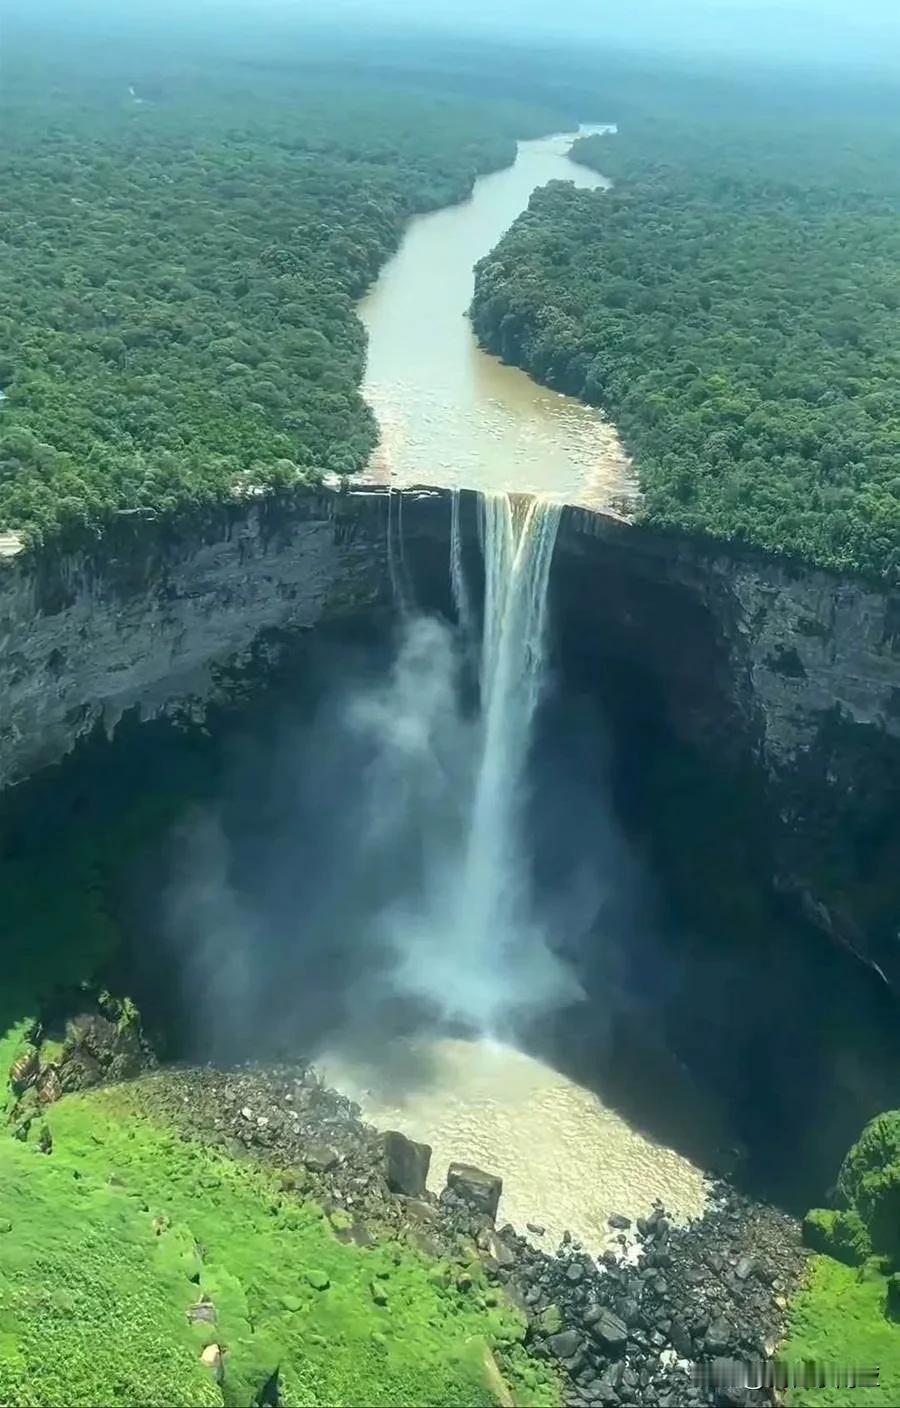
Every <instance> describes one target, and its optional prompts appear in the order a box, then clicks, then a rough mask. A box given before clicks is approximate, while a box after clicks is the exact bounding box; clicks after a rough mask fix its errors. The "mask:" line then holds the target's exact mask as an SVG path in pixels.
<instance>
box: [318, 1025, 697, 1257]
mask: <svg viewBox="0 0 900 1408" xmlns="http://www.w3.org/2000/svg"><path fill="white" fill-rule="evenodd" d="M318 1064H319V1065H320V1067H321V1069H322V1071H323V1074H324V1076H325V1079H326V1080H327V1081H328V1082H329V1083H330V1084H332V1085H335V1086H337V1088H338V1089H339V1090H341V1091H343V1092H344V1093H346V1094H348V1095H350V1096H351V1097H352V1098H353V1099H354V1100H356V1101H358V1103H359V1105H360V1106H361V1108H362V1112H363V1116H364V1117H365V1118H366V1119H368V1120H371V1122H372V1123H373V1124H375V1125H377V1126H378V1127H379V1128H381V1129H399V1130H401V1131H402V1132H403V1133H404V1134H407V1135H408V1136H409V1137H410V1138H411V1139H417V1140H419V1141H421V1142H423V1143H427V1144H430V1145H431V1147H432V1151H433V1152H432V1160H431V1175H430V1178H429V1186H430V1187H431V1188H432V1189H433V1190H434V1192H436V1193H439V1192H440V1190H441V1188H442V1187H443V1185H444V1182H445V1179H446V1175H447V1167H448V1165H449V1164H450V1163H451V1161H453V1160H455V1159H461V1160H463V1161H465V1162H469V1163H474V1164H477V1165H478V1166H479V1167H481V1168H485V1169H489V1170H490V1171H491V1172H493V1173H499V1174H500V1175H501V1176H502V1178H503V1195H502V1198H501V1202H500V1211H499V1218H498V1220H499V1221H500V1222H511V1223H512V1224H513V1225H514V1226H515V1228H516V1229H517V1231H519V1232H521V1233H523V1234H524V1235H526V1236H528V1237H529V1239H530V1240H531V1241H533V1242H534V1243H535V1245H537V1246H541V1247H544V1248H545V1249H546V1250H555V1249H556V1247H557V1246H558V1245H559V1242H560V1240H561V1238H562V1235H563V1232H565V1231H569V1232H571V1234H572V1236H573V1237H575V1238H576V1239H577V1240H579V1241H581V1242H582V1243H583V1245H584V1246H585V1248H586V1249H587V1250H589V1251H591V1252H593V1253H595V1254H596V1253H598V1252H600V1251H601V1250H602V1249H603V1248H604V1247H606V1246H607V1245H608V1244H609V1243H610V1241H611V1240H612V1237H613V1233H612V1231H611V1229H610V1228H609V1227H608V1225H607V1218H608V1217H609V1216H610V1214H611V1213H624V1214H625V1215H626V1216H627V1217H631V1218H633V1219H636V1218H638V1217H642V1216H646V1215H647V1214H648V1213H649V1212H650V1211H651V1208H652V1204H653V1200H654V1199H655V1198H658V1199H660V1200H661V1201H662V1202H663V1203H664V1204H665V1206H666V1208H667V1209H668V1211H669V1213H670V1215H672V1216H674V1217H676V1218H680V1219H685V1220H686V1219H687V1218H689V1217H693V1216H697V1215H699V1214H700V1213H701V1212H702V1211H703V1207H704V1204H705V1201H706V1186H705V1183H704V1179H703V1174H702V1172H701V1171H700V1170H699V1169H698V1168H696V1167H695V1166H694V1165H693V1164H692V1163H690V1162H689V1161H688V1160H687V1159H685V1158H683V1157H682V1156H681V1155H680V1154H676V1153H675V1152H673V1151H672V1150H671V1149H666V1148H664V1147H663V1146H662V1145H659V1144H655V1143H654V1142H653V1141H652V1140H650V1139H647V1138H646V1137H645V1136H644V1135H642V1134H640V1133H638V1131H636V1130H634V1129H632V1128H631V1127H630V1126H629V1125H628V1124H627V1123H626V1122H625V1120H623V1119H622V1117H621V1116H620V1115H618V1114H617V1113H616V1112H615V1111H614V1110H611V1109H609V1108H607V1107H606V1106H604V1105H603V1103H602V1102H601V1100H600V1099H599V1098H598V1097H597V1096H596V1095H595V1094H594V1093H593V1092H592V1091H590V1090H586V1089H584V1087H583V1086H580V1085H577V1084H576V1083H575V1082H574V1081H572V1080H570V1079H569V1078H568V1077H567V1076H564V1075H562V1074H561V1073H560V1072H559V1071H555V1070H553V1068H552V1067H550V1066H548V1065H545V1064H544V1063H543V1062H542V1061H538V1060H535V1059H534V1058H533V1057H531V1056H528V1055H526V1054H525V1053H524V1052H522V1051H519V1050H517V1049H516V1048H515V1047H513V1046H509V1045H505V1044H503V1043H500V1042H494V1041H489V1040H485V1039H480V1040H470V1041H466V1040H460V1039H456V1038H440V1039H438V1040H436V1041H433V1042H423V1043H418V1044H417V1043H410V1044H408V1045H407V1046H406V1047H404V1048H400V1049H397V1048H396V1047H395V1048H393V1049H390V1050H386V1051H385V1053H384V1064H383V1065H379V1064H378V1062H377V1061H373V1062H372V1063H371V1064H367V1065H366V1066H365V1067H361V1066H359V1065H357V1064H355V1063H353V1062H350V1061H347V1060H346V1059H343V1058H342V1057H341V1056H340V1055H339V1054H335V1053H331V1054H329V1055H326V1056H325V1057H324V1059H323V1060H321V1061H320V1062H319V1063H318ZM413 1072H414V1073H415V1075H414V1076H413V1075H411V1073H413ZM528 1223H532V1225H537V1226H542V1227H543V1228H544V1232H543V1233H542V1234H537V1235H536V1234H534V1233H533V1232H529V1230H528Z"/></svg>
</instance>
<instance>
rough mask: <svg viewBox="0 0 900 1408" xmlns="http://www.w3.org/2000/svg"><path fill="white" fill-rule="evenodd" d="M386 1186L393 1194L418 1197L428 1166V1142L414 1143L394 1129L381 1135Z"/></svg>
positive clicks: (423, 1190) (429, 1159)
mask: <svg viewBox="0 0 900 1408" xmlns="http://www.w3.org/2000/svg"><path fill="white" fill-rule="evenodd" d="M382 1140H383V1144H384V1161H385V1171H386V1178H387V1185H388V1187H389V1188H390V1190H391V1192H392V1193H402V1194H404V1195H405V1196H406V1197H408V1198H421V1197H422V1195H423V1193H424V1192H425V1184H426V1180H427V1178H428V1169H429V1167H430V1165H431V1145H430V1144H417V1143H416V1141H415V1140H414V1139H407V1137H406V1135H405V1134H401V1133H400V1132H399V1131H398V1130H396V1129H389V1130H386V1132H385V1133H384V1135H383V1136H382Z"/></svg>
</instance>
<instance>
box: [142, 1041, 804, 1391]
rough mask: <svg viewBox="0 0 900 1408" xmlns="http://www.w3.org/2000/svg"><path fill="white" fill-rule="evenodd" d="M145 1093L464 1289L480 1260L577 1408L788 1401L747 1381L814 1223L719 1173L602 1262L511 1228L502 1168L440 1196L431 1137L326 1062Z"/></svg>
mask: <svg viewBox="0 0 900 1408" xmlns="http://www.w3.org/2000/svg"><path fill="white" fill-rule="evenodd" d="M144 1088H145V1089H146V1090H147V1091H148V1093H149V1094H150V1097H151V1101H152V1102H160V1103H161V1104H162V1105H163V1107H164V1108H166V1109H167V1110H168V1112H169V1113H171V1114H173V1115H174V1116H175V1117H176V1118H177V1119H178V1121H179V1122H180V1123H181V1125H182V1127H183V1128H185V1130H186V1132H188V1133H193V1134H195V1135H197V1136H198V1137H201V1138H203V1139H205V1140H212V1141H213V1142H218V1143H220V1144H221V1145H223V1146H224V1147H225V1148H226V1149H228V1150H229V1152H231V1153H233V1154H236V1155H244V1156H246V1155H250V1156H252V1157H255V1158H259V1159H262V1160H264V1161H266V1162H268V1163H270V1164H273V1165H274V1166H275V1167H277V1168H278V1169H279V1170H280V1171H283V1172H282V1178H283V1181H284V1186H285V1188H286V1189H287V1190H291V1189H292V1190H294V1191H296V1192H298V1193H303V1194H308V1195H310V1196H312V1197H314V1198H316V1199H317V1200H318V1201H319V1202H320V1203H321V1204H322V1206H323V1207H324V1209H325V1211H326V1214H327V1215H328V1216H329V1218H330V1219H331V1221H332V1225H333V1226H334V1228H335V1232H336V1235H338V1236H340V1237H341V1238H342V1239H346V1240H354V1241H356V1242H358V1243H364V1242H365V1241H367V1240H369V1241H370V1240H372V1237H373V1235H374V1236H378V1235H379V1234H381V1233H387V1235H389V1236H398V1237H401V1238H402V1239H404V1240H406V1241H408V1242H409V1243H410V1244H411V1245H414V1246H416V1247H418V1248H419V1249H421V1250H422V1251H424V1252H426V1253H427V1254H429V1255H433V1256H435V1257H439V1258H442V1259H443V1267H444V1269H446V1265H447V1263H448V1262H450V1263H453V1264H455V1263H457V1262H460V1263H465V1264H464V1265H463V1269H462V1271H460V1272H459V1274H458V1275H457V1276H455V1283H456V1284H457V1289H459V1290H462V1291H465V1290H466V1289H467V1285H468V1288H469V1289H471V1287H472V1284H473V1278H472V1277H471V1276H470V1275H467V1274H466V1265H471V1264H472V1263H473V1262H474V1261H478V1260H480V1262H481V1264H482V1266H483V1267H484V1271H485V1274H486V1276H487V1278H488V1282H489V1283H490V1282H493V1283H495V1284H496V1285H497V1287H498V1289H499V1288H501V1287H502V1289H503V1290H504V1291H505V1293H506V1294H507V1295H508V1296H509V1297H510V1298H511V1299H512V1300H513V1302H514V1303H516V1304H518V1305H519V1306H520V1307H521V1308H522V1310H523V1312H524V1314H525V1316H526V1318H527V1331H526V1341H525V1343H526V1348H527V1350H528V1352H529V1353H531V1354H532V1355H534V1356H536V1357H538V1358H543V1359H548V1360H551V1361H552V1362H553V1363H554V1365H555V1366H556V1367H557V1369H558V1370H559V1372H560V1373H561V1374H562V1376H563V1380H564V1384H565V1392H564V1403H565V1405H566V1408H617V1405H622V1408H629V1405H634V1406H635V1408H643V1406H644V1405H646V1408H651V1405H652V1408H657V1405H658V1408H705V1405H721V1408H737V1405H745V1404H746V1405H755V1404H762V1403H771V1402H773V1401H774V1400H773V1397H772V1393H771V1391H768V1390H755V1389H748V1388H740V1387H738V1385H740V1383H741V1382H743V1383H745V1384H746V1382H747V1372H746V1365H747V1363H748V1362H752V1361H757V1360H764V1359H768V1358H771V1357H772V1355H773V1354H774V1352H775V1350H776V1347H777V1345H778V1343H779V1341H780V1339H781V1338H782V1335H783V1331H784V1327H785V1310H786V1306H787V1301H788V1299H789V1297H790V1295H791V1294H792V1292H793V1291H794V1289H795V1288H796V1286H797V1284H798V1282H799V1280H800V1278H801V1276H802V1274H803V1270H804V1266H805V1263H806V1258H807V1257H808V1255H809V1253H808V1252H807V1251H806V1250H805V1249H804V1247H803V1246H802V1243H801V1235H800V1226H799V1224H798V1223H797V1222H796V1221H795V1220H794V1219H793V1218H791V1217H789V1216H787V1215H786V1214H784V1213H781V1212H779V1211H778V1210H777V1209H774V1208H771V1207H766V1206H763V1205H761V1204H759V1203H755V1202H753V1201H752V1200H751V1199H749V1198H747V1197H745V1196H743V1195H742V1194H740V1193H738V1192H736V1191H735V1190H734V1189H733V1188H731V1187H729V1186H728V1185H726V1184H724V1183H717V1184H714V1185H712V1186H711V1196H710V1201H709V1204H708V1207H707V1210H706V1211H705V1212H704V1213H703V1214H702V1215H701V1216H700V1217H698V1218H696V1219H695V1220H694V1221H692V1222H691V1223H689V1224H688V1225H687V1226H678V1225H674V1224H673V1223H672V1221H671V1219H670V1218H669V1217H668V1216H667V1214H666V1210H665V1208H664V1207H663V1206H662V1205H661V1204H656V1205H655V1206H654V1208H653V1210H652V1211H651V1213H650V1214H649V1215H648V1216H647V1217H643V1218H639V1219H638V1220H637V1223H636V1226H635V1227H631V1226H630V1224H629V1225H628V1226H626V1223H628V1219H626V1218H624V1217H622V1216H617V1215H613V1217H612V1218H610V1225H611V1226H612V1227H613V1228H614V1229H615V1230H616V1232H617V1243H618V1245H617V1246H616V1247H615V1248H608V1249H607V1250H606V1251H604V1252H603V1253H602V1255H601V1256H600V1257H596V1258H595V1257H593V1256H591V1255H590V1254H589V1253H588V1252H587V1251H585V1249H584V1248H583V1247H582V1246H581V1244H580V1243H578V1242H577V1241H573V1240H572V1238H571V1237H569V1236H568V1235H566V1236H564V1238H563V1241H562V1245H561V1246H560V1247H559V1249H558V1250H557V1251H556V1252H555V1253H552V1252H550V1251H544V1250H540V1249H538V1248H536V1247H535V1246H534V1245H532V1243H531V1242H530V1241H529V1240H528V1239H527V1238H526V1237H525V1236H523V1235H520V1234H519V1233H518V1232H516V1230H515V1229H514V1228H513V1227H511V1226H508V1225H507V1226H504V1227H501V1228H499V1229H498V1228H496V1227H495V1225H494V1219H495V1217H496V1212H497V1207H498V1204H499V1198H500V1191H501V1187H502V1183H501V1180H500V1179H499V1178H497V1177H496V1176H495V1175H493V1174H491V1173H489V1172H485V1171H484V1170H482V1169H477V1168H473V1167H471V1166H469V1165H465V1164H451V1166H450V1168H449V1169H448V1177H447V1185H446V1187H445V1188H444V1190H443V1192H442V1194H441V1196H440V1198H439V1199H438V1198H436V1197H435V1196H434V1194H432V1193H430V1192H428V1191H427V1189H426V1188H425V1186H424V1183H425V1178H426V1176H427V1171H428V1165H429V1161H430V1157H431V1151H430V1149H429V1147H428V1145H424V1144H416V1143H415V1142H414V1141H412V1140H408V1139H406V1137H405V1136H403V1135H402V1134H399V1133H398V1132H397V1131H390V1130H389V1131H386V1132H385V1133H379V1132H378V1131H377V1130H376V1129H374V1128H373V1127H372V1126H370V1125H368V1124H367V1123H366V1122H365V1121H364V1120H363V1119H362V1118H361V1116H360V1111H359V1107H358V1106H357V1105H355V1104H354V1103H353V1102H352V1101H350V1100H348V1099H347V1098H346V1097H345V1096H342V1095H340V1094H339V1093H338V1092H337V1091H334V1090H331V1089H329V1088H328V1087H326V1086H324V1085H323V1084H322V1082H321V1081H320V1080H319V1078H318V1076H317V1075H316V1073H315V1071H314V1070H313V1069H312V1068H311V1067H308V1066H284V1067H267V1068H258V1067H243V1068H241V1069H239V1070H232V1071H228V1072H221V1071H216V1070H212V1069H210V1068H199V1069H198V1068H175V1069H169V1070H168V1071H165V1072H160V1073H158V1074H156V1075H151V1076H149V1077H146V1078H145V1080H144ZM248 1111H249V1114H248V1113H247V1112H248ZM323 1149H326V1150H327V1151H328V1157H325V1156H324V1155H323V1153H322V1150H323ZM407 1188H415V1189H416V1190H417V1191H416V1192H415V1193H408V1192H406V1191H404V1190H405V1189H407ZM537 1225H538V1224H535V1226H537Z"/></svg>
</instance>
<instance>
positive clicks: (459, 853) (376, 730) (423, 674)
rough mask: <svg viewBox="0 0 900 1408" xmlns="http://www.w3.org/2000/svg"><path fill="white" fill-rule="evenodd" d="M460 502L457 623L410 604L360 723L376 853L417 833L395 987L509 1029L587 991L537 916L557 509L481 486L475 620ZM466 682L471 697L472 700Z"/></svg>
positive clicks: (394, 931) (393, 929)
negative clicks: (537, 726)
mask: <svg viewBox="0 0 900 1408" xmlns="http://www.w3.org/2000/svg"><path fill="white" fill-rule="evenodd" d="M454 508H455V510H456V511H455V512H454V514H453V534H452V537H453V541H452V543H451V555H450V557H451V577H452V587H453V594H454V597H455V600H456V606H457V613H458V626H457V628H456V630H455V631H454V630H453V629H451V628H450V627H449V626H448V625H446V624H445V623H443V622H440V621H438V620H436V619H434V618H425V617H422V616H419V615H417V614H416V613H415V612H414V611H411V610H409V609H407V613H406V615H405V619H404V627H403V635H402V640H401V645H400V649H399V653H398V658H397V663H396V666H395V668H394V671H393V673H392V676H391V679H390V682H389V683H388V685H387V687H386V688H385V689H383V690H380V691H379V692H378V693H377V695H376V696H375V698H371V697H370V698H367V699H363V700H361V701H357V703H356V704H355V706H354V709H353V721H354V723H355V725H356V726H357V727H361V728H362V729H364V730H367V731H368V732H369V735H370V739H371V743H372V745H373V754H374V758H375V761H374V764H373V767H372V769H371V771H370V776H369V779H368V782H369V796H370V799H371V803H372V806H371V813H372V816H373V819H374V828H373V830H370V833H369V841H370V842H371V844H372V845H373V846H374V848H375V850H376V852H377V850H378V848H379V846H381V845H383V843H384V841H385V840H386V839H387V838H388V837H390V836H392V835H393V836H396V833H397V830H401V831H402V830H403V829H404V828H405V829H406V832H407V835H408V837H409V842H408V844H407V862H408V870H409V879H410V881H411V882H412V883H411V884H410V886H409V889H408V891H407V893H406V894H405V895H404V898H403V901H402V902H401V903H399V904H395V905H392V906H391V907H390V908H389V909H388V911H387V912H386V913H385V914H383V915H382V916H380V919H379V921H378V927H379V930H380V938H381V940H382V941H383V942H385V941H386V942H387V944H388V946H389V947H390V948H391V949H392V951H393V952H394V954H395V958H396V965H397V966H396V972H395V981H396V985H397V987H398V989H399V990H400V991H401V992H402V993H404V994H406V995H408V996H410V997H413V998H415V999H419V1000H421V1001H423V1002H424V1003H425V1004H426V1005H427V1007H429V1008H430V1009H432V1010H433V1011H434V1012H435V1013H436V1014H437V1015H438V1016H439V1018H440V1019H442V1020H444V1021H445V1022H448V1023H456V1024H461V1025H462V1026H463V1027H464V1028H465V1029H467V1030H469V1031H471V1032H474V1033H478V1034H481V1035H491V1036H495V1037H497V1036H509V1034H510V1032H511V1030H512V1028H513V1026H514V1024H515V1022H516V1021H517V1020H518V1019H520V1018H521V1017H522V1016H523V1015H524V1014H527V1013H528V1012H530V1011H535V1010H546V1009H548V1008H551V1007H556V1006H559V1005H561V1004H562V1003H564V1002H567V1001H571V1000H575V999H576V998H577V997H578V996H579V989H578V985H577V983H576V982H575V980H574V978H573V977H572V976H571V975H570V974H569V973H568V972H567V969H566V966H565V965H564V964H563V963H562V961H561V960H560V959H559V958H557V957H556V955H555V954H554V952H553V950H552V947H551V945H550V944H549V942H548V939H547V935H546V933H545V931H544V927H543V926H542V924H541V923H540V922H539V920H538V919H537V917H536V906H535V900H534V896H533V894H532V890H531V879H530V874H531V868H530V866H529V863H528V856H527V846H526V844H525V841H524V837H523V813H524V808H525V801H526V795H525V782H526V768H527V762H528V757H529V752H530V749H531V744H532V737H533V730H534V722H535V716H536V713H537V709H538V705H539V703H540V699H541V694H542V689H543V684H544V675H545V668H544V667H545V645H546V604H547V583H548V580H549V575H550V564H551V561H552V556H553V547H554V542H555V539H556V532H557V527H558V524H559V519H560V513H561V507H560V505H559V504H557V503H554V502H552V501H551V500H549V499H541V498H529V497H525V496H513V495H508V494H499V493H498V494H485V495H484V496H482V498H481V500H480V527H481V541H482V549H483V558H484V610H483V618H482V621H481V624H480V626H479V625H478V624H477V622H476V619H475V615H474V612H473V610H472V593H471V592H470V590H469V586H468V584H467V582H466V580H465V575H464V571H463V565H462V551H461V545H460V541H459V513H458V505H456V503H454ZM401 555H402V553H401V551H400V550H398V557H400V556H401ZM479 637H480V638H479ZM473 673H474V676H475V679H474V681H472V680H471V679H470V678H469V677H470V676H471V675H472V674H473ZM473 683H474V694H475V696H476V699H477V705H476V706H475V707H474V708H472V707H468V708H467V706H466V698H467V694H471V693H472V692H473V690H472V689H471V688H470V687H468V688H467V686H471V685H472V684H473ZM410 823H412V826H413V834H410Z"/></svg>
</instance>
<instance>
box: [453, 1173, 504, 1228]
mask: <svg viewBox="0 0 900 1408" xmlns="http://www.w3.org/2000/svg"><path fill="white" fill-rule="evenodd" d="M447 1189H448V1190H449V1191H450V1192H451V1193H453V1194H455V1196H456V1197H457V1198H461V1199H462V1201H463V1202H464V1203H466V1204H467V1205H468V1206H469V1207H470V1208H472V1209H473V1210H474V1211H476V1212H479V1213H483V1214H484V1215H485V1216H486V1217H489V1218H490V1219H491V1221H493V1220H494V1218H495V1217H496V1216H497V1208H498V1207H499V1206H500V1194H501V1193H502V1192H503V1179H502V1178H499V1177H498V1176H497V1174H495V1173H485V1171H484V1169H481V1168H476V1167H475V1165H474V1164H458V1163H453V1164H451V1165H450V1167H449V1169H448V1170H447Z"/></svg>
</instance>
